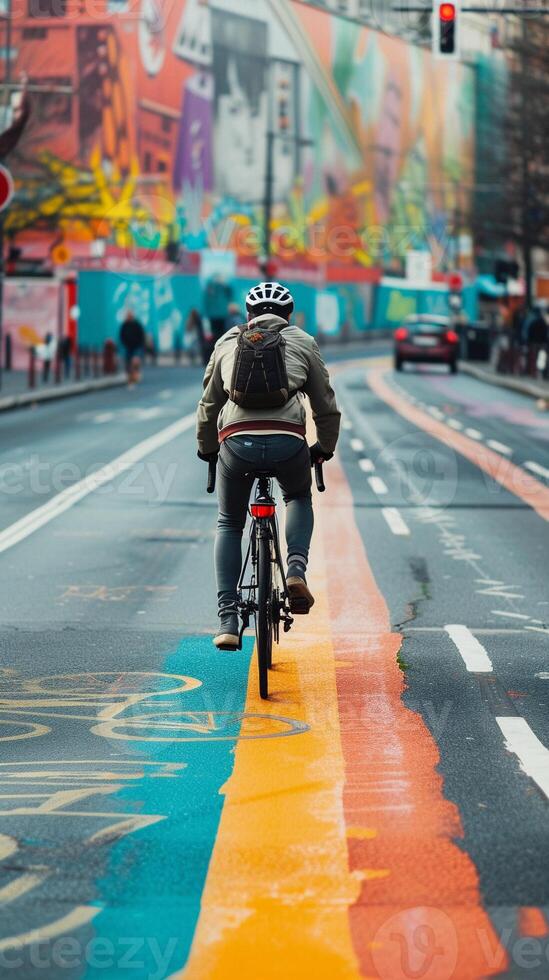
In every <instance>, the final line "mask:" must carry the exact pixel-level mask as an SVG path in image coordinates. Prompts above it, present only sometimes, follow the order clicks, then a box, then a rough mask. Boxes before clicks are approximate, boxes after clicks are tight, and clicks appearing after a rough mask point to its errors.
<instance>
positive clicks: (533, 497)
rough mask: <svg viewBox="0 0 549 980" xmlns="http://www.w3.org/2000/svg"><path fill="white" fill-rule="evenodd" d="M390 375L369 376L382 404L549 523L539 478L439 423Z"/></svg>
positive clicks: (546, 494) (546, 493)
mask: <svg viewBox="0 0 549 980" xmlns="http://www.w3.org/2000/svg"><path fill="white" fill-rule="evenodd" d="M384 373H386V369H384V368H380V367H378V368H373V369H372V370H370V371H367V373H366V377H367V380H368V384H369V385H370V388H371V389H372V391H374V392H375V393H376V395H378V397H379V398H381V399H382V401H384V402H386V403H387V404H388V405H390V406H391V408H394V410H395V412H398V414H399V415H402V416H403V417H404V418H405V419H408V421H409V422H412V423H413V424H414V425H417V426H418V428H420V429H423V430H424V431H425V432H427V433H428V434H429V435H430V436H434V438H435V439H438V440H439V441H440V442H443V443H444V444H445V445H446V446H449V447H450V449H454V450H455V451H456V452H457V453H460V454H461V455H462V456H465V457H466V459H468V460H470V461H471V462H472V463H474V464H475V466H478V467H479V469H481V470H484V472H485V473H487V474H488V475H489V476H491V477H492V479H493V480H495V481H496V482H497V483H499V484H501V486H502V487H505V489H506V490H509V492H510V493H512V494H514V495H515V496H516V497H519V498H520V499H521V500H523V501H524V503H526V504H528V506H529V507H532V509H533V510H535V511H536V513H537V514H539V516H540V517H543V519H544V520H546V521H549V488H548V487H546V486H545V485H544V484H543V483H541V482H540V481H539V480H536V479H535V477H533V476H531V475H530V474H529V473H526V472H525V470H523V469H522V468H521V467H520V466H515V464H514V463H511V462H510V460H508V459H505V457H503V456H500V455H499V453H496V452H494V451H493V450H492V449H488V448H487V447H486V446H483V445H482V444H480V443H478V442H475V441H474V440H473V439H469V438H468V437H467V436H465V435H462V434H461V433H459V432H455V431H454V429H450V428H449V427H448V426H447V425H445V424H444V422H438V421H437V420H436V419H434V418H432V416H431V415H429V414H428V413H427V412H423V411H422V410H421V409H420V408H416V407H415V405H411V404H410V402H408V401H407V400H406V399H405V398H404V397H403V396H402V395H399V394H398V392H396V391H395V390H394V389H393V388H391V387H390V385H388V384H387V382H386V381H385V379H384V377H383V375H384Z"/></svg>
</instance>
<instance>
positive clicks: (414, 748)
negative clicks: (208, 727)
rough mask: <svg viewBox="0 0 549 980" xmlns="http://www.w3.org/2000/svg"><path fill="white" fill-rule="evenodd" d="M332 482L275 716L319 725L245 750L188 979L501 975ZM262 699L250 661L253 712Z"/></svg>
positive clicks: (382, 614)
mask: <svg viewBox="0 0 549 980" xmlns="http://www.w3.org/2000/svg"><path fill="white" fill-rule="evenodd" d="M327 477H328V479H327V484H328V493H327V494H326V495H325V496H324V497H318V496H317V498H316V513H317V531H316V540H315V545H314V549H313V561H312V564H311V566H310V580H311V584H312V588H313V591H314V593H315V595H316V596H317V604H316V606H315V610H314V614H312V615H311V616H310V619H309V621H307V622H306V623H305V625H304V627H302V628H301V629H300V630H299V635H298V633H297V631H296V632H295V635H292V634H290V635H289V636H287V637H285V638H284V644H283V647H282V649H281V654H280V656H281V662H280V663H279V665H278V666H277V669H276V670H275V672H274V675H273V684H272V690H273V695H272V701H271V704H270V706H269V708H268V709H267V710H269V711H273V712H274V711H281V712H282V713H286V712H287V713H292V714H294V715H295V717H298V718H300V719H302V720H303V721H304V722H305V723H307V725H308V726H309V730H308V731H307V732H306V733H304V734H303V735H302V736H301V737H300V738H299V739H295V740H292V741H291V743H290V742H289V741H287V742H286V743H282V742H281V741H279V742H278V743H276V742H272V743H270V744H269V745H268V746H266V748H267V752H265V751H264V749H265V746H263V745H259V744H257V745H254V744H251V743H242V742H240V743H239V744H238V745H237V748H236V755H235V765H234V770H233V774H232V776H231V778H230V780H229V781H228V783H227V785H226V787H225V794H226V795H225V806H224V809H223V812H222V815H221V820H220V824H219V829H218V834H217V838H216V843H215V847H214V850H213V854H212V860H211V863H210V867H209V871H208V877H207V880H206V884H205V888H204V893H203V898H202V906H201V913H200V916H199V919H198V923H197V928H196V932H195V936H194V941H193V944H192V947H191V954H190V958H189V962H188V964H187V967H186V969H184V970H183V971H182V973H181V974H178V976H180V977H181V978H182V980H203V978H206V977H207V978H208V980H217V978H219V980H221V978H226V977H229V976H233V975H234V976H236V975H238V976H239V977H241V978H244V980H248V978H250V980H251V978H256V977H257V976H258V971H260V975H261V977H262V980H275V978H280V977H285V978H287V977H289V978H295V980H298V978H302V977H303V976H304V975H305V976H310V975H313V976H315V977H317V978H322V977H326V978H327V980H328V978H330V980H333V978H350V977H356V978H358V977H364V978H368V980H372V978H374V977H376V978H381V980H409V978H410V977H421V978H422V980H451V978H459V980H469V978H470V980H473V978H476V977H487V976H494V975H498V974H499V973H500V971H501V970H502V969H503V968H504V967H505V964H506V954H505V951H504V950H502V949H501V948H500V946H499V943H498V937H497V935H496V933H495V931H494V929H493V926H492V923H491V921H490V918H489V916H488V914H487V913H486V911H485V910H484V908H483V905H482V900H481V896H480V891H479V882H478V875H477V872H476V868H475V866H474V864H473V862H472V860H471V859H470V857H469V856H468V855H467V853H465V852H464V850H463V849H462V847H461V846H460V843H459V842H460V838H461V837H462V828H461V824H460V818H459V813H458V810H457V808H456V807H455V806H454V805H453V804H452V803H451V802H449V801H448V800H446V799H445V796H444V787H443V782H442V778H441V776H440V775H439V773H438V763H439V754H438V749H437V746H436V742H435V741H434V739H433V737H432V736H431V734H430V732H429V731H428V729H427V727H426V725H425V724H424V722H423V720H422V718H421V716H420V715H418V714H417V713H416V712H414V711H412V710H410V709H409V708H407V707H406V706H405V705H404V703H403V700H402V696H403V693H404V684H405V682H404V677H403V674H402V672H401V671H400V669H399V666H398V663H397V654H398V651H399V647H400V642H401V636H400V634H393V633H391V629H390V623H389V615H388V611H387V606H386V604H385V600H384V598H383V596H382V595H381V593H380V592H379V589H378V587H377V585H376V582H375V580H374V578H373V575H372V572H371V569H370V566H369V564H368V560H367V557H366V555H365V552H364V547H363V544H362V540H361V537H360V534H359V532H358V529H357V526H356V523H355V520H354V514H353V503H352V498H351V493H350V489H349V486H348V483H347V481H346V479H345V476H344V474H343V471H342V469H341V466H340V464H339V462H338V461H337V459H336V460H335V461H334V462H333V463H331V464H330V468H329V470H328V468H327ZM342 568H345V569H350V568H352V576H350V575H346V576H345V577H344V578H343V577H341V576H340V570H341V569H342ZM256 688H257V683H256V677H255V667H254V663H253V661H252V667H251V672H250V682H249V687H248V695H247V702H246V706H247V710H248V711H253V710H255V709H256V706H257V703H258V701H257V695H256ZM494 950H495V951H496V952H495V954H494V955H492V956H488V955H487V951H490V952H491V953H492V954H493V953H494ZM494 964H497V966H496V965H494Z"/></svg>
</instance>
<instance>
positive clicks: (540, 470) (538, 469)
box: [524, 463, 549, 480]
mask: <svg viewBox="0 0 549 980" xmlns="http://www.w3.org/2000/svg"><path fill="white" fill-rule="evenodd" d="M524 466H525V468H526V469H527V470H530V472H531V473H537V475H538V476H543V477H544V478H545V479H546V480H549V470H548V469H546V467H545V466H542V465H541V464H540V463H525V464H524Z"/></svg>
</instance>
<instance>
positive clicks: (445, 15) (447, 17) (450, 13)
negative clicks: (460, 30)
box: [438, 3, 456, 24]
mask: <svg viewBox="0 0 549 980" xmlns="http://www.w3.org/2000/svg"><path fill="white" fill-rule="evenodd" d="M438 15H439V17H440V19H441V20H442V21H444V23H445V24H448V23H449V22H450V21H452V20H455V19H456V7H455V4H453V3H441V5H440V7H439V10H438Z"/></svg>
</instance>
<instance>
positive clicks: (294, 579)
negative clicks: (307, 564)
mask: <svg viewBox="0 0 549 980" xmlns="http://www.w3.org/2000/svg"><path fill="white" fill-rule="evenodd" d="M286 584H287V586H288V594H289V596H290V610H291V612H293V613H295V615H296V616H307V615H308V613H309V610H310V609H311V607H312V606H314V604H315V600H314V596H313V595H312V594H311V592H310V591H309V589H308V587H307V582H306V581H305V576H304V575H303V576H302V575H288V578H287V579H286Z"/></svg>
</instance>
